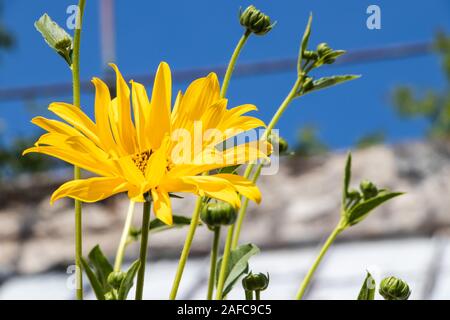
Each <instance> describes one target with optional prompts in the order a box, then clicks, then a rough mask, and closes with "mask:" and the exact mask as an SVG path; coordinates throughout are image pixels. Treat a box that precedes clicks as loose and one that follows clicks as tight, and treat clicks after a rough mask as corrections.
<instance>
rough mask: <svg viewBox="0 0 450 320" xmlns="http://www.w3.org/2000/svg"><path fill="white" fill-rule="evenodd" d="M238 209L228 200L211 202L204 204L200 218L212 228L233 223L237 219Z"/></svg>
mask: <svg viewBox="0 0 450 320" xmlns="http://www.w3.org/2000/svg"><path fill="white" fill-rule="evenodd" d="M236 218H237V213H236V209H235V208H234V207H233V206H232V205H231V204H229V203H228V202H222V201H221V202H210V203H208V204H206V205H204V206H203V208H202V212H201V214H200V219H201V220H202V221H203V222H204V223H205V224H207V225H208V226H209V227H210V228H214V227H218V226H227V225H231V224H233V223H234V222H235V221H236Z"/></svg>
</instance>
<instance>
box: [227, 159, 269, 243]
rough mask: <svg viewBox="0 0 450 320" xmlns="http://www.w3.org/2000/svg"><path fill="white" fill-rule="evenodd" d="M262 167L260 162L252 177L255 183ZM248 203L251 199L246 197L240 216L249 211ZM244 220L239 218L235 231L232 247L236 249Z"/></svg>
mask: <svg viewBox="0 0 450 320" xmlns="http://www.w3.org/2000/svg"><path fill="white" fill-rule="evenodd" d="M248 167H249V166H248ZM248 167H247V168H248ZM261 169H262V164H259V165H258V167H257V168H256V172H255V174H254V175H253V178H252V182H253V183H255V182H256V180H257V179H258V177H259V175H260V173H261ZM248 203H249V199H248V198H244V203H243V204H242V206H241V208H240V209H239V214H238V217H241V216H242V217H243V216H244V215H245V213H246V212H247V207H248ZM243 221H244V218H242V219H238V221H237V222H236V231H235V232H234V237H233V243H232V245H231V249H236V247H237V246H238V244H239V235H240V234H241V228H242V223H243Z"/></svg>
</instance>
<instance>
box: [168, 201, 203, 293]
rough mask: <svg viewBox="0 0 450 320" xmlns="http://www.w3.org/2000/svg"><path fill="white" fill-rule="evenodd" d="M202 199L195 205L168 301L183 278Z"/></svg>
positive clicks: (176, 291) (176, 290)
mask: <svg viewBox="0 0 450 320" xmlns="http://www.w3.org/2000/svg"><path fill="white" fill-rule="evenodd" d="M202 203H203V198H202V197H198V198H197V202H196V204H195V209H194V212H193V213H192V218H191V224H190V225H189V231H188V234H187V236H186V240H185V241H184V246H183V251H182V252H181V256H180V260H179V261H178V267H177V272H176V274H175V279H174V280H173V284H172V290H171V291H170V296H169V299H170V300H175V299H176V297H177V293H178V288H179V287H180V282H181V277H182V276H183V271H184V267H185V266H186V261H187V258H188V256H189V252H190V251H191V246H192V240H193V239H194V235H195V230H196V229H197V225H198V221H199V219H200V210H201V208H202Z"/></svg>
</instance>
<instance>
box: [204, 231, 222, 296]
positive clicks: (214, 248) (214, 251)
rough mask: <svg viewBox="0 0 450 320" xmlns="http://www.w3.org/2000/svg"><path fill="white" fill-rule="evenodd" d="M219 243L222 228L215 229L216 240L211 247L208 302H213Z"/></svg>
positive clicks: (214, 239)
mask: <svg viewBox="0 0 450 320" xmlns="http://www.w3.org/2000/svg"><path fill="white" fill-rule="evenodd" d="M219 243H220V226H219V227H215V228H214V238H213V243H212V247H211V263H210V267H209V280H208V294H207V296H206V299H207V300H212V298H213V292H214V283H215V279H216V278H215V277H216V265H217V254H218V252H219Z"/></svg>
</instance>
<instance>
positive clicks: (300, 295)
mask: <svg viewBox="0 0 450 320" xmlns="http://www.w3.org/2000/svg"><path fill="white" fill-rule="evenodd" d="M343 230H344V227H343V226H342V225H341V223H339V224H338V225H337V227H336V228H335V229H334V230H333V232H332V233H331V234H330V236H329V237H328V239H327V241H325V244H324V245H323V247H322V249H320V252H319V255H318V256H317V258H316V260H315V261H314V263H313V265H312V266H311V268H310V269H309V271H308V273H307V274H306V276H305V278H304V279H303V281H302V284H301V285H300V289H299V290H298V292H297V295H296V297H295V298H296V299H297V300H301V299H302V298H303V295H304V294H305V291H306V288H307V287H308V285H309V283H310V281H311V279H312V277H313V275H314V273H315V272H316V269H317V267H318V266H319V264H320V262H321V261H322V258H323V257H324V255H325V253H326V252H327V251H328V249H329V248H330V246H331V244H332V243H333V242H334V240H335V239H336V237H337V236H338V235H339V233H341V232H342V231H343Z"/></svg>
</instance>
